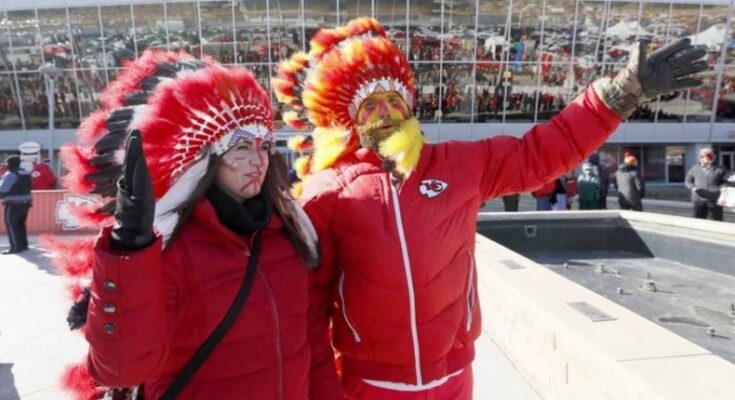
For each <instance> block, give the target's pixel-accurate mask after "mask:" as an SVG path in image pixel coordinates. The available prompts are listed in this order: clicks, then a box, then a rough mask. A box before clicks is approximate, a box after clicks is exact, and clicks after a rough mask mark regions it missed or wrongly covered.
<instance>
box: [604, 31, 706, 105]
mask: <svg viewBox="0 0 735 400" xmlns="http://www.w3.org/2000/svg"><path fill="white" fill-rule="evenodd" d="M647 47H648V42H645V41H641V42H638V47H637V48H636V49H635V50H634V51H633V53H631V55H630V61H629V62H628V65H626V66H625V68H623V69H622V70H621V71H620V72H619V73H618V74H617V75H616V76H615V78H614V79H612V80H610V79H607V78H605V79H600V80H598V81H596V82H595V83H594V88H595V91H596V92H597V94H598V95H599V96H600V97H601V98H602V100H603V101H604V102H605V103H606V104H607V105H608V106H609V107H610V108H611V109H612V110H613V111H614V112H615V113H617V114H618V115H619V116H620V117H621V118H623V119H625V118H628V117H629V116H630V115H631V114H632V113H633V111H635V109H636V107H637V106H638V105H639V104H640V103H642V102H645V101H647V100H648V99H650V98H653V97H656V96H658V95H660V94H666V93H669V92H671V91H674V90H680V89H685V88H688V87H692V86H698V85H701V84H702V80H701V79H697V78H694V77H692V76H691V75H692V74H696V73H697V72H701V71H704V70H706V69H707V63H706V62H704V61H697V60H699V59H700V58H702V57H704V56H705V55H706V54H707V51H706V50H705V49H704V48H703V47H701V46H697V47H695V46H692V45H691V40H689V39H688V38H684V39H678V40H676V41H674V42H672V43H669V44H668V45H666V46H664V47H662V48H660V49H658V50H656V51H654V52H653V53H651V54H649V55H646V52H647Z"/></svg>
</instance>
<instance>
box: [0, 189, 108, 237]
mask: <svg viewBox="0 0 735 400" xmlns="http://www.w3.org/2000/svg"><path fill="white" fill-rule="evenodd" d="M31 193H32V195H33V207H31V210H30V211H29V212H28V220H27V221H26V230H27V231H28V234H29V235H40V234H44V233H53V234H57V235H58V234H73V235H83V234H90V233H94V232H96V230H91V229H89V228H80V227H79V225H78V224H77V222H76V220H75V219H74V217H73V216H72V215H71V214H70V213H69V212H68V209H67V206H68V205H70V204H85V203H91V202H96V200H95V199H94V198H92V197H86V196H80V195H77V194H73V193H69V192H67V191H66V190H34V191H33V192H31ZM0 222H1V223H0V235H7V232H6V230H5V221H4V220H3V213H0Z"/></svg>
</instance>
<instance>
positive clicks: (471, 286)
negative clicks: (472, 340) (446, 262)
mask: <svg viewBox="0 0 735 400" xmlns="http://www.w3.org/2000/svg"><path fill="white" fill-rule="evenodd" d="M469 253H470V254H469V255H470V273H469V274H467V275H468V276H469V279H468V282H467V323H466V326H465V329H466V330H467V332H469V331H470V329H471V328H472V312H473V311H474V310H475V302H476V300H477V295H476V293H475V292H476V288H475V256H474V254H472V251H470V252H469Z"/></svg>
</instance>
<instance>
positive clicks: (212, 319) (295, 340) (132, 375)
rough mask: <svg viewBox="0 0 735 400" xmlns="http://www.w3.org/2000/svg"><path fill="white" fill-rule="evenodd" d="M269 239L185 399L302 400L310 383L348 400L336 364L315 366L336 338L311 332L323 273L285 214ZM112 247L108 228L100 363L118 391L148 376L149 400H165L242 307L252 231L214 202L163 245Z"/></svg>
mask: <svg viewBox="0 0 735 400" xmlns="http://www.w3.org/2000/svg"><path fill="white" fill-rule="evenodd" d="M262 235H263V237H262V242H261V246H262V247H261V252H260V257H259V260H258V267H257V272H256V275H255V279H254V281H253V287H252V290H251V292H250V295H249V297H248V299H247V301H246V302H245V305H244V307H243V309H242V311H241V313H240V315H239V316H238V318H237V320H236V322H235V323H234V325H233V326H232V328H231V329H230V330H229V331H228V333H227V334H226V335H225V337H224V338H223V339H222V341H221V342H220V343H219V345H218V346H217V347H216V349H215V350H214V351H213V352H212V354H211V355H210V356H209V358H208V359H207V361H205V363H204V364H203V365H202V367H201V368H200V369H199V371H198V372H197V373H196V374H195V375H194V377H193V378H192V380H191V381H190V382H189V384H188V385H187V386H186V388H185V389H184V390H183V392H182V393H181V395H180V396H178V397H177V398H178V399H180V400H186V399H207V400H210V399H239V400H242V399H253V400H255V399H257V400H263V399H279V400H280V399H297V400H300V399H307V398H309V397H310V394H309V392H310V390H311V391H312V392H316V393H319V396H320V397H318V398H319V399H340V398H342V397H341V389H340V388H339V382H338V380H337V377H336V374H335V371H334V365H333V363H323V364H321V366H315V367H314V369H311V370H310V365H311V357H312V353H314V354H318V353H319V352H322V353H330V352H331V348H330V347H329V342H328V338H327V336H326V335H325V334H324V336H315V335H310V334H309V332H308V325H309V324H308V322H307V310H308V306H309V285H310V274H311V273H310V272H309V271H308V269H307V267H306V266H305V265H304V263H303V262H302V261H301V259H300V258H298V256H297V253H296V250H295V248H294V246H293V245H292V244H291V242H290V241H289V239H288V238H287V237H286V235H285V234H284V231H283V223H282V221H281V220H280V219H279V218H278V217H277V216H276V215H275V214H274V215H273V217H272V221H271V224H270V225H269V227H268V228H266V229H265V230H264V231H263V233H262ZM109 242H110V233H109V231H107V232H104V233H103V235H102V237H101V238H100V239H99V240H98V243H97V245H96V253H95V266H94V278H93V283H92V289H91V290H92V297H91V302H90V305H89V313H88V321H87V329H88V330H87V333H86V337H87V340H88V341H89V343H90V355H89V359H88V364H89V369H90V372H91V374H92V376H93V377H94V378H95V379H96V380H98V381H99V382H100V383H102V384H104V385H108V386H113V387H125V386H129V385H135V384H139V383H141V382H144V383H145V395H146V398H147V399H157V398H159V397H160V396H161V395H162V394H163V393H164V392H165V390H166V389H167V388H168V386H169V385H170V383H171V381H172V380H173V378H174V376H175V375H176V374H177V373H178V372H179V371H180V370H181V369H182V368H183V367H184V365H185V364H186V362H187V361H188V360H189V358H190V357H191V356H192V354H193V353H194V352H195V351H196V349H197V348H198V347H199V346H200V345H201V344H202V343H203V342H204V341H205V340H206V338H207V337H208V336H209V335H210V333H211V332H212V331H213V330H214V328H215V327H216V326H217V324H219V322H220V321H221V320H222V317H223V316H224V314H225V313H226V311H227V309H228V308H229V307H230V305H231V304H232V302H233V300H234V298H235V294H236V293H237V291H238V290H239V288H240V286H241V284H242V281H243V278H244V275H245V269H246V265H247V262H248V257H249V255H250V250H249V238H243V237H239V236H238V235H236V234H235V233H233V232H231V231H230V230H228V229H227V228H226V227H224V226H223V225H222V224H221V223H220V222H219V221H218V220H217V216H216V213H215V210H214V207H213V206H212V205H211V203H209V201H208V200H204V201H202V202H201V203H199V204H198V205H197V207H196V208H195V210H194V212H193V214H192V217H191V218H190V220H189V221H188V222H187V224H186V225H185V227H184V229H183V230H182V231H181V232H180V234H179V236H178V237H177V238H176V239H175V240H174V241H173V242H172V243H171V244H170V246H169V247H168V248H167V249H166V250H165V251H163V252H162V251H161V242H160V239H159V240H158V241H156V242H155V243H153V244H152V245H151V246H148V247H146V248H145V249H142V250H140V251H136V252H130V253H119V254H116V253H113V252H110V251H108V249H109ZM312 332H316V331H312ZM317 333H322V334H323V332H317ZM321 357H322V358H323V357H324V356H321ZM310 376H311V378H310ZM310 381H311V382H310ZM310 386H311V387H310ZM311 398H316V397H313V396H311Z"/></svg>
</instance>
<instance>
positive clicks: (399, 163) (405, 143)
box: [360, 117, 425, 178]
mask: <svg viewBox="0 0 735 400" xmlns="http://www.w3.org/2000/svg"><path fill="white" fill-rule="evenodd" d="M375 125H377V124H375ZM375 125H373V126H370V127H367V128H365V129H363V130H362V132H360V144H361V145H362V146H363V147H367V148H370V149H372V150H373V151H375V152H376V153H378V155H380V156H381V157H382V158H383V159H385V160H388V161H391V162H392V163H393V164H394V166H393V169H394V170H395V171H397V172H399V173H400V174H401V175H402V176H403V177H406V178H407V177H408V176H409V175H410V174H411V172H412V171H413V169H414V168H415V167H416V164H418V161H419V158H420V156H421V148H422V147H423V145H424V142H425V138H424V136H423V135H422V134H421V124H419V121H418V119H417V118H416V117H411V118H409V119H406V120H404V121H402V122H401V123H400V124H399V125H398V126H396V127H395V128H394V129H392V130H390V131H386V132H380V131H379V130H378V129H379V128H375V127H374V126H375Z"/></svg>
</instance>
